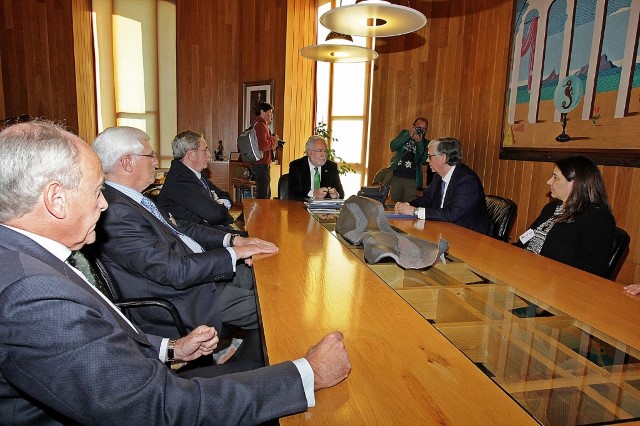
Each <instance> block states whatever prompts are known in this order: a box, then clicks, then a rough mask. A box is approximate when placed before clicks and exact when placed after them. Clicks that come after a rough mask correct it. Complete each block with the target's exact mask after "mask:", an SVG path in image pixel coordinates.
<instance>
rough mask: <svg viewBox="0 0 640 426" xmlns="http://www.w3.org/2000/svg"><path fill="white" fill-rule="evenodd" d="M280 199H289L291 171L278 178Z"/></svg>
mask: <svg viewBox="0 0 640 426" xmlns="http://www.w3.org/2000/svg"><path fill="white" fill-rule="evenodd" d="M278 199H280V200H288V199H289V173H285V174H283V175H282V176H280V179H278Z"/></svg>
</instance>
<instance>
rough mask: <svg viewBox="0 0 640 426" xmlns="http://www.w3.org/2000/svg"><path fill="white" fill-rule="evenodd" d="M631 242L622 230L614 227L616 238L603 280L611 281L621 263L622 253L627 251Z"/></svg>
mask: <svg viewBox="0 0 640 426" xmlns="http://www.w3.org/2000/svg"><path fill="white" fill-rule="evenodd" d="M630 242H631V237H629V234H627V232H626V231H625V230H624V229H621V228H618V227H617V226H616V238H615V239H614V240H613V254H612V255H611V260H609V265H608V266H607V271H606V272H605V274H604V276H603V277H604V278H608V279H610V280H613V279H614V278H615V276H616V273H617V272H618V267H619V266H620V264H621V263H622V262H621V261H622V257H623V255H624V253H625V252H626V251H627V247H629V243H630Z"/></svg>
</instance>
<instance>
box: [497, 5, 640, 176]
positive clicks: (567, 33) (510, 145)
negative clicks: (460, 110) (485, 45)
mask: <svg viewBox="0 0 640 426" xmlns="http://www.w3.org/2000/svg"><path fill="white" fill-rule="evenodd" d="M603 4H604V3H603ZM603 4H600V3H596V6H594V9H593V10H584V8H586V7H591V6H588V5H587V4H586V3H582V4H580V3H577V5H578V6H577V7H583V10H574V11H573V14H574V16H575V15H580V19H577V18H574V19H576V20H575V21H572V20H571V18H570V17H569V15H570V13H569V10H568V9H567V10H565V9H564V7H566V5H565V3H563V2H554V3H553V4H551V6H550V8H549V10H548V11H542V12H540V11H538V10H536V9H535V8H533V7H531V6H530V2H528V1H527V0H516V1H514V11H513V19H512V34H511V42H510V45H509V46H510V47H509V49H510V59H509V62H508V69H507V71H506V79H507V81H506V91H505V98H504V99H505V104H504V116H503V120H502V139H501V143H500V158H501V159H506V160H523V161H543V162H553V161H557V160H558V159H560V158H563V157H567V156H569V155H578V154H580V155H586V156H588V157H589V158H591V159H592V160H593V161H595V162H596V163H598V164H602V165H612V166H625V167H639V166H640V139H638V138H636V137H634V135H636V134H637V133H638V131H640V96H639V95H640V87H638V86H637V78H638V76H637V75H636V76H635V81H636V83H635V84H636V86H635V87H634V86H633V84H634V72H633V66H634V65H635V62H636V61H635V60H634V61H633V63H632V64H631V66H630V65H629V62H628V61H627V56H628V57H632V59H635V57H634V56H633V52H634V51H635V50H633V49H634V47H633V46H632V45H631V44H630V43H626V42H625V36H624V34H625V33H629V34H631V36H630V37H631V39H632V40H637V39H638V32H637V26H636V27H634V26H633V25H631V24H633V22H630V20H631V18H629V16H630V14H629V11H628V10H626V9H625V8H622V7H618V6H615V7H607V8H604V7H603ZM562 5H565V6H562ZM616 8H617V9H616ZM585 16H586V17H589V18H586V19H585ZM598 16H600V17H602V16H604V19H600V20H598V19H596V18H597V17H598ZM537 18H539V22H536V25H535V26H534V24H533V21H535V20H536V19H537ZM544 18H546V19H547V21H546V22H545V21H544ZM563 19H564V21H563ZM596 21H597V22H596ZM567 23H569V25H568V24H567ZM598 23H601V25H602V26H603V27H602V30H601V31H600V30H598V28H600V27H597V25H600V24H598ZM609 26H613V27H615V28H616V29H619V30H620V31H622V33H621V34H622V36H620V34H618V33H616V34H617V35H618V36H617V37H611V36H609V37H606V36H605V34H608V33H606V32H605V29H606V28H609ZM628 27H629V28H631V29H627V28H628ZM569 28H570V30H569ZM588 28H595V29H591V31H587V29H588ZM634 28H635V31H636V32H635V33H633V31H634ZM550 29H554V30H550ZM598 37H599V38H598ZM628 37H629V36H628V35H627V36H626V38H628ZM592 38H593V40H596V42H593V43H592V42H591V39H592ZM585 40H588V43H587V42H585ZM528 43H530V44H531V45H532V46H533V45H535V48H534V49H529V46H528ZM532 51H533V52H535V56H532V54H531V52H532ZM538 55H540V57H539V58H537V57H536V56H538ZM532 58H534V60H533V61H532ZM567 58H568V59H567ZM536 60H537V61H542V62H541V63H538V64H536V62H535V61H536ZM514 61H516V62H514ZM594 66H597V70H598V71H597V72H596V73H595V74H594V73H589V71H588V70H589V69H596V68H594ZM636 67H637V65H636ZM630 69H631V71H629V70H630ZM527 70H528V72H529V81H528V87H527V79H526V76H525V74H526V72H527ZM629 72H630V74H629ZM635 73H636V74H637V73H638V70H636V71H635ZM564 75H575V76H577V77H579V78H580V79H581V80H582V83H583V90H584V93H585V95H584V97H583V98H581V99H580V100H579V101H578V102H577V106H576V107H575V109H573V110H571V111H570V112H568V113H567V114H566V115H565V117H566V118H565V119H566V123H565V125H566V133H567V134H568V135H570V136H571V139H570V140H568V141H563V140H561V136H562V135H564V133H565V129H564V127H563V125H562V124H563V123H562V118H560V117H562V116H561V115H560V113H559V112H558V111H557V110H556V109H555V107H554V104H553V102H554V101H553V97H554V96H552V95H553V93H554V89H556V88H557V86H558V83H559V80H562V77H563V76H564ZM532 81H533V83H532ZM601 87H602V89H601ZM516 88H517V90H515V89H516ZM527 90H528V93H527ZM625 98H626V102H625ZM559 139H560V140H559Z"/></svg>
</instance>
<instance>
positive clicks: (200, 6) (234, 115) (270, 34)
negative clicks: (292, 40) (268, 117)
mask: <svg viewBox="0 0 640 426" xmlns="http://www.w3.org/2000/svg"><path fill="white" fill-rule="evenodd" d="M286 6H287V4H286V2H285V1H284V0H276V1H269V2H262V1H258V0H242V1H240V0H231V1H227V2H222V1H215V2H212V1H210V0H193V1H179V2H177V12H176V13H177V58H178V60H177V61H178V70H177V74H178V77H177V78H178V85H177V86H178V130H179V131H182V130H185V129H192V130H196V131H200V132H203V133H204V134H205V138H206V139H207V141H209V143H210V144H211V145H214V146H217V141H218V140H222V141H223V145H224V150H225V153H227V154H228V153H229V152H231V151H235V150H236V138H237V136H238V133H239V132H240V130H241V129H240V127H241V122H242V83H243V82H251V81H261V80H274V88H275V94H274V100H273V105H274V108H275V112H276V113H275V129H276V133H278V134H281V132H282V126H283V122H284V118H283V114H282V111H283V105H284V100H283V98H284V96H283V95H284V87H285V84H284V74H285V66H284V64H285V50H286V49H285V44H286V43H285V38H286V28H287V20H286V14H287V7H286Z"/></svg>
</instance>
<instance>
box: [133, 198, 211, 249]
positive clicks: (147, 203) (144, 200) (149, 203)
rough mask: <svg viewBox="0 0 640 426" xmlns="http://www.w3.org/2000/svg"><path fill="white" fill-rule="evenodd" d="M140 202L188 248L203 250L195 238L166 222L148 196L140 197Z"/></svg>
mask: <svg viewBox="0 0 640 426" xmlns="http://www.w3.org/2000/svg"><path fill="white" fill-rule="evenodd" d="M140 204H142V207H144V208H145V209H147V210H148V211H149V213H151V214H152V215H153V216H155V218H156V219H158V220H159V221H160V222H162V224H163V225H164V226H166V227H167V228H169V230H170V231H171V232H172V233H173V234H174V235H175V236H176V237H178V238H180V239H181V240H182V242H184V243H185V244H186V245H188V246H189V248H190V249H191V250H192V251H193V252H194V253H202V252H204V249H203V248H202V246H201V245H200V244H199V243H198V242H197V241H196V240H194V239H193V238H191V237H189V236H188V235H185V234H183V233H182V232H180V231H178V230H177V229H176V228H174V227H173V226H171V224H169V222H167V221H166V220H165V218H164V216H162V213H160V210H158V206H156V204H155V203H154V202H153V201H151V199H150V198H148V197H142V201H140Z"/></svg>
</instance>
